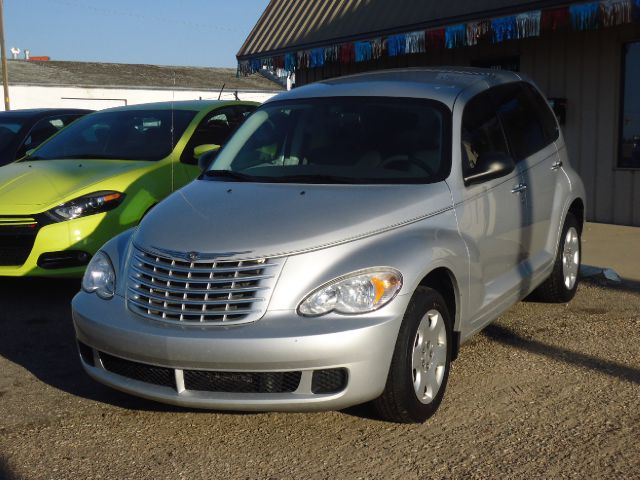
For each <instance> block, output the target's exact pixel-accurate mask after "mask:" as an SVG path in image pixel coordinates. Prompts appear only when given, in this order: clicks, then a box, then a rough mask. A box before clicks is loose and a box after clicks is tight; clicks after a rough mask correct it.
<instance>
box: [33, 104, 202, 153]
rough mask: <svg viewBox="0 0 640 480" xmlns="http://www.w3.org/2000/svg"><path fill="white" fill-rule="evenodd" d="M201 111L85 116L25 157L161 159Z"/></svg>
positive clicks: (152, 111)
mask: <svg viewBox="0 0 640 480" xmlns="http://www.w3.org/2000/svg"><path fill="white" fill-rule="evenodd" d="M197 113H198V112H196V111H192V110H114V111H106V112H98V113H94V114H91V115H87V116H85V117H82V118H81V119H79V120H78V121H76V122H75V123H73V124H71V125H70V126H69V127H68V128H66V129H64V130H62V131H61V132H60V133H59V134H58V135H56V136H54V137H53V138H52V139H51V140H49V141H48V142H46V143H45V144H43V145H42V146H41V147H40V148H38V149H37V151H36V152H34V154H33V155H30V156H27V157H25V159H26V160H29V161H31V160H54V159H65V158H73V159H88V160H91V159H96V160H97V159H122V160H149V161H154V160H160V159H162V158H165V157H166V156H167V155H169V154H170V153H171V152H172V151H173V149H174V147H175V145H176V143H177V142H178V140H179V139H180V137H181V136H182V134H183V133H184V131H185V130H186V128H187V126H188V125H189V123H190V122H191V121H192V120H193V118H194V117H195V115H196V114H197Z"/></svg>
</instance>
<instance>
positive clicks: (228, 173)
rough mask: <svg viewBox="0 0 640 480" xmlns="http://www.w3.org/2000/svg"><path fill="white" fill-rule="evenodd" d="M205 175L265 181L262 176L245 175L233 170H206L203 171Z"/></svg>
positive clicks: (238, 180)
mask: <svg viewBox="0 0 640 480" xmlns="http://www.w3.org/2000/svg"><path fill="white" fill-rule="evenodd" d="M203 175H204V176H205V177H209V178H225V179H228V180H235V181H237V182H257V181H263V178H262V177H254V176H252V175H245V174H244V173H238V172H232V171H231V170H207V171H206V172H203Z"/></svg>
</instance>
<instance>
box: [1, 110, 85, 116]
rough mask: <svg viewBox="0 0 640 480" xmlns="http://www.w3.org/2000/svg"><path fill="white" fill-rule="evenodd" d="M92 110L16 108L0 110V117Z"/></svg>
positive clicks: (60, 113)
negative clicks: (6, 110) (5, 110)
mask: <svg viewBox="0 0 640 480" xmlns="http://www.w3.org/2000/svg"><path fill="white" fill-rule="evenodd" d="M93 111H94V110H88V109H84V108H25V109H18V110H9V111H8V112H0V118H12V117H13V118H15V117H19V118H26V117H43V116H46V115H63V114H73V113H91V112H93Z"/></svg>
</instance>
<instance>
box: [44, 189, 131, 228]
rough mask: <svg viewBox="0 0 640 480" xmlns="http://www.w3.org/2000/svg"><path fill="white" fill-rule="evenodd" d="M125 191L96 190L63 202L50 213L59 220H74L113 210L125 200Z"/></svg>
mask: <svg viewBox="0 0 640 480" xmlns="http://www.w3.org/2000/svg"><path fill="white" fill-rule="evenodd" d="M124 196H125V195H124V193H120V192H111V191H108V192H96V193H91V194H89V195H84V196H82V197H79V198H76V199H74V200H71V201H70V202H67V203H63V204H62V205H59V206H57V207H55V208H53V209H51V210H49V213H50V214H51V215H52V216H53V217H55V218H56V219H57V220H58V221H64V220H73V219H74V218H80V217H86V216H88V215H94V214H96V213H102V212H108V211H109V210H113V209H114V208H116V207H117V206H118V205H120V204H121V203H122V201H123V200H124Z"/></svg>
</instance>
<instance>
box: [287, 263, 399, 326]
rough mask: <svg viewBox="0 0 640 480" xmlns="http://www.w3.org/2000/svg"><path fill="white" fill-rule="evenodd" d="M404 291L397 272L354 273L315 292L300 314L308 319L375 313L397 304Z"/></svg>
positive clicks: (306, 300) (372, 271)
mask: <svg viewBox="0 0 640 480" xmlns="http://www.w3.org/2000/svg"><path fill="white" fill-rule="evenodd" d="M400 288H402V274H401V273H400V272H398V271H397V270H393V269H390V268H389V269H374V270H364V271H359V272H353V273H351V274H349V275H345V276H344V277H340V278H337V279H335V280H332V281H331V282H329V283H327V284H326V285H323V286H322V287H320V288H318V289H317V290H315V291H314V292H313V293H311V294H310V295H309V296H307V298H305V299H304V300H303V301H302V303H300V306H299V307H298V312H299V313H300V314H301V315H305V316H318V315H324V314H326V313H329V312H337V313H343V314H352V315H353V314H359V313H367V312H372V311H374V310H378V309H379V308H382V307H383V306H385V305H386V304H387V303H389V302H390V301H391V300H393V299H394V297H395V296H396V294H397V293H398V292H399V291H400Z"/></svg>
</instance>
